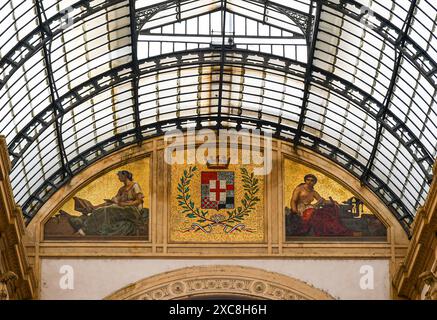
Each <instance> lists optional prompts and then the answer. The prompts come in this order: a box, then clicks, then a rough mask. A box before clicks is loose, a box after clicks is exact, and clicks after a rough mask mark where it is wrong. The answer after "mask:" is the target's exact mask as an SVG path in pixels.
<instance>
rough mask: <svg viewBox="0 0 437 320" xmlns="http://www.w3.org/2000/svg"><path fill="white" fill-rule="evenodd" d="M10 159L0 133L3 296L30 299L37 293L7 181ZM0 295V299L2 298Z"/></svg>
mask: <svg viewBox="0 0 437 320" xmlns="http://www.w3.org/2000/svg"><path fill="white" fill-rule="evenodd" d="M10 168H11V162H10V159H9V155H8V152H7V145H6V140H5V139H4V137H3V136H0V177H1V179H0V252H2V253H3V254H2V256H0V270H8V271H7V272H5V273H4V274H3V275H1V274H0V283H1V284H2V288H1V291H5V290H4V289H5V288H6V291H7V294H5V293H4V292H1V291H0V292H1V293H0V295H1V296H2V298H5V299H6V298H9V299H31V298H34V297H35V294H36V279H35V276H34V274H33V270H32V267H31V266H30V264H29V261H28V260H27V255H26V249H25V246H24V244H23V236H24V234H25V226H24V221H23V214H22V212H21V208H20V207H19V206H17V205H16V204H15V201H14V198H13V195H12V188H11V184H10V182H9V178H8V176H9V171H10ZM2 298H0V299H2Z"/></svg>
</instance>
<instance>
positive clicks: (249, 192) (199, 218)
mask: <svg viewBox="0 0 437 320" xmlns="http://www.w3.org/2000/svg"><path fill="white" fill-rule="evenodd" d="M240 170H241V175H242V181H243V188H244V191H245V192H244V195H243V199H242V200H241V206H239V207H237V208H235V209H233V210H228V211H226V214H227V217H226V216H225V215H222V214H214V215H212V216H210V215H209V212H208V211H207V210H201V209H199V208H197V207H196V206H195V204H194V201H193V200H192V198H191V195H190V193H189V192H190V183H191V179H192V178H193V176H194V173H195V172H196V171H197V166H194V167H192V166H190V167H189V168H188V170H184V173H183V175H182V177H181V178H180V181H179V183H178V187H177V189H178V195H177V200H178V204H179V206H180V207H181V208H182V213H184V214H185V216H186V217H188V218H191V219H196V223H193V224H192V226H191V228H189V229H186V230H184V232H188V231H198V230H202V231H204V232H206V233H209V232H211V230H212V227H213V226H216V225H221V226H223V230H224V231H225V232H226V233H232V232H233V231H235V230H238V231H245V232H254V230H253V229H250V228H247V227H246V226H245V225H244V224H242V222H243V221H244V219H245V217H246V216H248V215H249V214H250V213H251V212H252V210H254V208H255V205H256V204H257V203H258V202H259V201H260V198H259V197H257V193H258V192H259V186H258V183H259V181H258V179H257V178H256V177H255V176H254V174H253V172H252V173H250V174H249V172H248V171H247V169H246V168H240Z"/></svg>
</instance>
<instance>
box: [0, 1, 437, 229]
mask: <svg viewBox="0 0 437 320" xmlns="http://www.w3.org/2000/svg"><path fill="white" fill-rule="evenodd" d="M25 1H28V0H25ZM29 1H30V0H29ZM375 1H376V2H378V1H379V2H380V0H375ZM423 1H425V2H426V1H427V0H423ZM201 2H202V3H206V2H207V1H206V0H203V1H201ZM292 2H293V1H292ZM294 2H295V3H296V7H299V5H301V7H299V9H296V8H294V6H290V7H288V6H287V5H284V4H280V3H277V2H275V1H264V0H249V1H245V3H246V4H247V7H248V9H247V10H255V11H256V12H259V16H256V15H255V14H254V15H253V16H249V15H248V14H246V13H245V12H243V10H240V8H241V7H242V4H243V1H239V0H228V1H224V0H217V1H209V2H208V3H207V4H209V5H211V6H210V7H211V9H209V10H205V11H204V12H202V13H200V14H199V13H196V14H191V13H190V10H191V9H188V8H189V6H190V3H192V0H191V1H190V0H180V1H178V0H173V1H166V2H161V3H158V4H153V5H149V6H145V7H138V4H137V9H135V5H136V4H135V0H109V1H105V2H101V1H78V2H77V3H75V4H73V5H72V6H71V8H73V10H72V14H71V15H70V18H71V22H72V27H69V28H70V29H72V28H75V27H77V26H79V27H80V26H81V25H82V24H83V23H84V22H85V21H87V22H90V21H92V20H93V19H97V18H98V17H103V16H106V18H105V19H106V20H105V21H103V22H102V23H101V25H102V26H103V25H105V26H106V27H107V29H108V30H111V29H110V28H114V29H116V30H125V29H126V30H129V32H127V33H126V32H124V31H123V32H121V31H120V32H119V33H115V36H112V37H108V40H107V41H108V44H107V46H108V47H109V49H110V50H112V51H113V52H116V51H117V50H118V51H117V52H122V53H117V55H115V54H114V55H115V57H110V60H109V62H107V63H106V64H105V66H106V67H105V68H102V66H103V65H104V64H100V65H97V66H95V67H96V68H100V69H101V70H100V71H98V72H97V71H96V72H93V73H92V74H91V75H89V76H88V78H86V79H85V78H84V80H83V81H79V80H80V79H82V78H81V77H80V76H77V77H76V78H73V77H72V80H70V81H69V85H68V87H67V86H66V85H65V81H62V79H63V78H62V77H60V76H59V75H57V76H53V74H56V70H59V68H58V66H59V59H58V60H55V59H54V58H53V57H55V56H56V51H57V50H58V47H56V46H55V47H54V48H53V47H52V45H54V44H55V43H57V41H59V39H61V38H62V39H64V38H68V37H67V35H69V33H68V32H69V31H70V29H68V28H67V30H65V29H63V28H61V27H60V26H61V25H62V23H64V21H63V19H65V15H63V14H61V13H54V14H52V15H51V16H50V15H48V16H45V11H46V10H47V12H48V11H49V10H48V8H44V0H38V2H37V3H36V5H35V6H34V9H35V11H36V12H37V14H36V16H35V18H36V19H37V20H38V23H37V26H36V27H35V28H34V30H33V31H30V32H28V34H27V35H24V36H21V37H19V38H17V39H18V40H17V41H16V43H15V44H14V46H13V47H11V48H10V49H9V50H8V51H7V52H3V51H0V52H1V55H0V57H1V59H0V90H3V91H0V97H2V99H3V100H2V101H6V102H8V103H9V104H11V103H12V101H14V96H13V95H11V94H10V93H8V92H9V91H11V90H10V87H12V86H13V84H12V82H11V81H15V80H16V79H15V78H14V75H15V74H18V73H20V72H22V73H24V74H25V73H26V72H28V70H29V69H30V68H29V65H28V64H29V62H30V61H33V60H32V59H36V58H39V57H40V56H41V59H42V60H41V61H42V62H43V64H42V65H43V66H44V69H43V71H41V72H44V73H45V74H47V75H48V76H47V78H46V80H45V81H46V85H47V87H48V88H49V94H48V98H47V99H48V100H46V101H47V102H48V103H46V104H45V105H42V106H40V107H38V108H37V109H35V111H34V112H33V113H32V116H31V117H30V118H27V119H26V120H25V121H26V122H24V120H19V123H18V124H19V125H17V126H16V128H15V129H14V131H8V132H6V133H7V139H8V144H9V152H10V155H11V160H12V163H13V173H12V176H13V181H12V183H13V187H14V192H15V193H16V197H17V201H18V202H19V203H20V204H21V205H22V206H23V212H24V214H25V216H26V218H27V221H30V219H32V217H33V216H34V215H35V214H36V213H37V211H38V210H39V208H40V207H41V206H42V204H43V203H44V202H45V201H46V200H47V199H48V198H49V197H50V196H51V195H52V194H53V193H54V192H56V190H58V189H59V188H60V187H61V186H62V185H64V184H65V183H66V182H67V181H68V180H69V179H70V177H71V176H74V175H75V174H77V173H79V172H80V171H82V170H83V169H84V168H86V167H87V166H89V165H90V164H91V163H93V162H95V161H97V160H98V159H100V158H101V157H103V156H105V155H108V154H110V153H111V152H114V151H115V150H119V149H120V148H123V147H125V146H127V145H130V144H134V143H140V142H141V141H142V140H144V139H149V138H151V137H154V136H159V135H162V134H163V133H164V132H165V131H167V130H171V129H174V128H181V129H187V128H192V127H196V128H198V129H200V128H218V127H221V126H223V127H227V126H236V127H237V128H245V127H248V128H258V129H261V130H263V131H269V132H272V133H273V134H274V136H275V137H277V138H279V139H284V140H287V141H292V142H294V143H295V145H301V146H304V147H306V148H310V149H312V150H314V151H316V152H318V153H320V154H323V155H324V156H326V157H328V158H330V159H331V160H333V161H335V162H336V163H338V164H340V165H341V166H343V167H344V168H346V169H347V170H349V171H350V172H351V173H352V174H354V175H355V176H356V177H357V178H361V179H362V182H363V184H365V185H367V186H368V187H369V188H370V189H371V190H373V191H374V192H375V193H376V194H377V195H378V196H379V197H380V198H381V199H382V200H383V201H384V202H385V203H386V205H387V206H388V207H389V208H390V209H391V210H392V211H393V214H394V215H395V216H396V217H397V218H398V219H399V221H400V223H401V224H402V225H403V226H404V227H405V229H406V230H407V232H408V225H409V224H410V223H411V222H412V221H413V218H414V214H415V209H416V207H417V205H420V204H421V203H423V201H424V198H425V197H426V192H427V186H429V183H430V181H431V178H432V177H431V167H432V165H433V163H434V158H435V156H436V150H435V149H436V148H437V146H436V143H435V137H434V133H432V134H430V135H428V136H427V135H426V134H424V133H423V132H421V131H419V130H418V129H417V128H416V127H415V126H411V123H410V122H409V120H408V119H409V117H411V116H413V115H415V114H416V113H417V111H414V109H415V105H414V102H411V103H410V105H409V106H408V110H409V111H406V112H405V113H400V112H399V110H398V109H396V103H395V102H394V101H397V100H396V98H398V96H399V92H400V91H402V89H403V88H400V87H399V85H398V81H399V80H400V79H402V78H403V77H404V74H403V72H404V73H405V70H406V71H407V72H408V73H411V70H410V69H406V66H407V65H406V64H407V63H409V64H410V65H411V66H414V68H415V69H416V70H417V71H418V73H419V74H420V75H419V77H422V78H420V79H419V78H418V80H417V84H416V85H415V87H414V88H413V94H414V95H418V94H419V92H421V90H422V89H421V88H422V87H423V86H425V85H428V86H429V85H430V86H431V88H432V89H433V90H434V92H432V93H431V94H430V95H431V100H430V102H429V103H430V104H432V103H434V102H433V101H435V91H436V89H437V87H436V83H437V82H436V81H437V76H436V74H437V67H436V66H437V65H436V63H435V58H436V55H435V54H434V53H435V51H432V50H430V49H433V48H432V47H429V46H428V47H427V48H425V47H423V46H421V45H419V41H418V38H417V36H416V35H415V34H413V33H412V30H414V28H415V27H416V26H417V24H418V23H419V22H417V20H416V15H417V13H416V12H421V11H424V10H425V9H423V8H421V7H420V6H419V4H416V1H412V3H411V5H410V7H409V8H408V9H406V10H404V11H405V13H404V15H403V16H402V14H401V17H400V18H402V19H400V20H402V21H403V23H404V25H403V26H400V25H399V23H397V22H396V21H395V20H393V19H392V18H390V20H389V19H387V18H384V17H383V15H382V14H380V13H378V12H372V16H371V18H372V19H367V15H369V11H363V10H362V7H363V6H362V5H361V4H360V3H359V2H358V1H354V0H341V1H340V2H338V1H331V0H314V1H311V3H310V1H303V0H302V1H299V0H295V1H294ZM305 3H306V8H307V9H306V10H305V11H304V10H302V9H301V8H302V4H305ZM207 4H205V7H206V6H207ZM214 5H215V7H214ZM394 6H395V5H393V7H394ZM122 8H126V9H122ZM251 8H252V9H251ZM253 8H255V9H253ZM313 8H314V10H313ZM120 10H121V11H120ZM220 11H223V13H224V12H225V11H226V13H229V15H238V16H240V17H242V18H245V19H252V20H255V21H257V22H258V23H261V24H264V25H267V26H270V27H272V28H278V29H281V28H283V26H282V25H281V23H277V24H276V25H275V23H274V19H275V18H277V17H278V16H277V15H278V14H279V15H281V16H282V17H285V18H286V19H288V20H289V21H290V23H291V24H292V25H294V26H296V30H298V31H297V32H296V31H293V37H294V39H303V40H305V41H306V43H307V45H308V52H307V56H306V59H305V61H302V60H301V61H298V60H299V59H297V60H296V59H290V58H287V57H285V56H280V55H279V56H278V55H277V54H276V55H275V54H268V53H267V52H261V51H260V52H255V51H253V50H245V49H242V48H237V47H235V46H232V45H231V46H230V45H229V44H228V43H226V41H224V40H225V38H226V37H227V35H226V29H225V27H224V24H222V25H223V27H222V28H221V40H222V41H221V43H220V45H218V46H209V47H208V48H200V47H199V48H197V49H195V50H182V51H178V50H173V51H172V52H168V53H166V54H158V55H156V54H155V55H150V56H149V57H147V58H141V59H139V58H138V56H139V55H140V53H142V51H141V50H142V49H141V48H139V47H138V43H141V42H140V41H137V40H138V39H140V37H141V35H149V34H150V32H151V30H153V29H155V30H156V29H157V28H161V27H165V26H168V25H171V24H172V23H183V22H184V21H188V20H189V19H192V18H196V17H199V16H202V15H205V14H212V13H213V12H220ZM399 12H403V11H402V10H398V11H396V12H395V14H394V15H392V16H396V14H399ZM115 13H117V14H115ZM330 16H335V18H336V19H337V18H338V19H339V20H341V21H343V22H342V23H341V24H339V25H337V24H336V22H335V21H334V20H331V19H330ZM385 16H386V15H385ZM163 17H169V19H170V22H168V21H167V20H166V21H164V20H165V19H164V20H162V21H163V23H161V24H160V21H161V20H160V19H163ZM15 18H16V17H15ZM124 18H126V19H127V22H125V20H123V19H124ZM281 19H282V18H281ZM272 21H273V22H272ZM280 21H282V20H280ZM116 22H117V23H116ZM222 22H223V21H222ZM153 23H155V24H153ZM346 23H347V24H349V25H352V26H359V25H361V26H362V25H363V23H365V24H366V25H369V24H370V26H371V28H370V31H365V32H366V33H365V34H364V35H362V36H361V38H360V41H361V45H360V49H361V47H363V48H364V45H363V43H364V44H367V43H368V42H369V40H367V38H366V36H368V35H371V36H372V37H377V39H379V40H380V41H381V42H383V46H385V47H388V48H389V50H388V51H387V50H386V51H387V52H388V53H385V52H383V51H384V50H383V49H384V48H385V47H384V48H383V49H380V51H381V52H382V53H381V56H380V57H379V60H380V62H379V64H381V65H385V64H387V62H384V60H383V59H382V58H381V57H382V54H384V55H387V56H388V55H389V53H391V52H397V55H396V56H395V58H391V60H392V63H393V66H394V67H391V68H389V69H387V68H386V69H384V70H385V71H387V70H390V71H391V72H392V75H391V76H390V79H391V80H390V81H388V82H389V83H388V84H387V85H386V84H385V82H387V81H385V82H384V85H383V86H377V84H378V81H381V83H383V82H382V80H380V79H379V78H378V75H377V76H375V81H374V83H373V85H370V86H369V87H370V89H369V88H368V87H366V86H363V85H362V84H361V83H360V82H359V80H357V79H356V78H351V77H344V76H343V75H344V74H345V72H344V69H345V67H344V66H342V65H340V63H339V61H340V62H341V61H342V59H344V58H343V57H342V56H341V55H340V53H341V52H340V51H341V50H343V49H342V48H341V46H340V42H341V41H343V42H348V41H349V42H350V43H353V41H354V39H353V38H352V36H348V37H346V36H345V35H344V34H345V33H347V32H348V30H347V27H345V26H343V24H346ZM150 25H151V26H152V27H150ZM327 25H329V28H328V27H327ZM332 27H334V28H332ZM95 28H96V29H97V28H98V25H96V26H95ZM428 28H429V29H430V30H433V29H435V24H434V26H430V27H428ZM332 29H338V30H339V31H338V33H335V32H334V31H331V30H332ZM285 31H287V30H285ZM288 31H289V30H288ZM333 32H334V33H333ZM72 34H73V33H72ZM126 35H127V37H126ZM326 35H329V36H330V37H331V38H332V39H334V40H335V39H338V43H337V45H336V50H335V51H333V50H330V49H329V46H327V44H328V43H327V40H326ZM284 38H286V37H284ZM291 38H292V37H290V39H291ZM357 38H359V37H358V36H357ZM124 39H126V40H127V41H124ZM63 41H64V42H68V40H65V39H64V40H63ZM87 41H88V40H87ZM87 41H84V43H85V45H87V44H86V42H87ZM115 41H117V42H120V43H121V44H116V45H112V43H115ZM109 43H111V44H109ZM2 46H3V44H2ZM113 47H115V49H114V48H113ZM374 47H375V48H376V47H377V45H375V46H374ZM125 48H126V49H128V50H129V52H128V53H125V52H124V51H123V50H124V49H125ZM64 51H65V54H66V55H67V54H69V52H68V51H67V49H65V48H64ZM331 56H332V58H331ZM359 58H361V57H359ZM375 59H376V60H378V57H375ZM381 61H382V62H381ZM90 62H91V63H92V62H93V61H92V60H89V61H88V62H87V63H90ZM55 66H56V67H55ZM79 67H80V66H79ZM56 68H58V69H56ZM360 68H361V67H360V66H359V65H358V66H357V70H358V72H362V73H363V74H370V73H369V71H368V70H367V69H365V68H362V69H360ZM193 70H196V72H197V74H195V73H194V74H193V73H192V72H193ZM378 70H379V69H377V72H378ZM68 72H69V73H72V71H70V70H69V71H68ZM356 72H357V71H356ZM88 73H89V71H88ZM398 73H399V75H397V74H398ZM72 74H73V73H72ZM171 77H173V79H174V80H175V81H176V82H175V85H176V86H177V88H174V90H176V91H171V89H170V88H169V87H168V86H167V85H166V82H168V81H169V80H168V79H169V78H171ZM201 77H205V79H207V80H205V79H203V80H201ZM75 79H77V81H74V80H75ZM184 79H187V80H189V79H197V80H198V83H197V85H196V86H195V90H194V89H193V88H194V87H193V86H192V85H190V84H189V83H191V82H187V83H185V82H184V81H185V80H184ZM278 79H283V81H282V82H281V81H279V80H278ZM351 79H352V80H351ZM419 80H420V81H419ZM190 81H192V80H190ZM58 82H59V84H58ZM216 84H217V86H216V87H214V88H216V89H211V88H212V87H211V86H212V85H216ZM208 86H209V89H206V88H207V87H208ZM153 88H154V89H153ZM426 88H427V92H429V91H430V90H431V89H428V88H429V87H426ZM151 89H152V92H150V90H151ZM242 89H243V90H242ZM246 91H247V92H246ZM422 91H423V90H422ZM6 94H8V95H6ZM213 94H217V97H220V99H214V98H213ZM9 95H10V96H11V97H9ZM107 96H108V97H112V98H108V99H107V100H105V99H106V97H107ZM381 96H384V97H387V98H386V100H383V99H380V97H381ZM5 97H9V98H7V99H6V98H5ZM196 97H197V98H196ZM5 99H6V100H5ZM253 99H256V101H257V102H256V105H257V106H258V107H257V109H253V108H252V107H250V104H249V101H253ZM167 101H168V102H167ZM172 101H174V102H172ZM205 101H209V102H210V103H212V104H214V103H216V107H211V106H209V107H206V106H205V104H204V102H205ZM231 102H232V103H231ZM251 103H252V104H253V102H251ZM153 105H154V107H153ZM187 105H189V106H188V107H187ZM428 107H429V108H428V109H427V110H426V111H424V112H425V119H423V125H422V127H421V128H422V130H425V129H426V128H427V127H426V126H428V127H430V129H429V131H430V132H433V128H435V127H436V126H437V123H434V122H433V121H432V119H433V118H434V113H433V112H434V111H432V110H431V109H432V108H431V105H429V106H428ZM2 108H6V106H5V107H3V106H0V111H1V110H2ZM107 109H108V110H109V109H111V110H112V112H113V113H114V115H113V116H112V118H113V120H112V121H113V122H114V123H113V124H112V126H113V127H114V128H113V129H111V130H110V131H108V130H109V129H108V130H107V131H102V129H103V128H104V127H107V126H108V124H109V122H108V121H110V120H108V119H110V118H111V117H110V116H107V117H108V118H105V119H106V120H104V121H103V120H102V119H103V118H99V114H98V113H99V112H100V113H101V114H103V113H104V111H98V110H107ZM319 109H320V110H319ZM90 110H91V111H90ZM354 110H355V111H354ZM411 110H412V111H411ZM105 112H106V111H105ZM354 112H356V113H357V114H362V115H363V117H365V118H360V116H355V115H354V119H356V120H354V121H356V123H357V124H354V122H351V121H352V120H351V117H352V115H353V114H354ZM6 113H7V114H9V113H10V114H11V117H13V119H15V118H17V114H19V111H16V110H15V111H12V109H11V111H10V112H9V113H8V112H6ZM87 114H89V115H88V116H87ZM85 119H88V120H87V121H88V124H87V126H86V128H85V127H84V126H83V125H80V122H82V123H83V122H84V121H85ZM13 121H15V120H13ZM105 121H106V122H105ZM347 123H349V124H347ZM358 123H364V124H363V127H360V129H359V130H358V131H360V133H356V132H354V128H353V126H354V125H358ZM0 124H1V121H0ZM348 126H352V128H351V127H348ZM6 127H7V126H5V125H3V124H2V125H1V126H0V131H1V130H5V128H6ZM90 128H93V129H90ZM357 128H358V127H357ZM87 130H90V132H94V133H93V134H92V137H91V138H87V135H86V132H87ZM99 132H100V133H99ZM109 132H110V133H109ZM52 133H53V134H52ZM360 141H361V142H360ZM348 142H350V143H348ZM53 143H54V146H52V147H51V148H52V149H51V150H52V153H53V154H54V155H51V156H50V152H49V151H50V150H48V149H49V148H48V147H47V146H48V145H51V144H53ZM46 145H47V146H46ZM381 148H389V149H390V150H392V149H398V150H404V151H402V152H401V153H399V151H393V159H395V160H381V151H380V149H381ZM55 150H57V151H55ZM381 150H383V149H381ZM383 152H385V149H384V151H383ZM390 152H391V151H390ZM38 153H39V154H43V155H40V156H39V160H38V159H37V160H38V161H41V162H43V161H47V163H48V162H50V161H48V160H47V159H49V157H51V158H56V159H58V160H57V161H58V162H57V164H53V165H52V167H51V168H52V169H51V170H45V171H44V172H43V174H41V172H39V171H38V170H37V169H35V170H33V171H32V168H27V169H26V167H28V166H29V163H31V160H29V159H28V158H29V157H32V155H35V154H38ZM398 156H402V157H404V158H405V159H408V161H407V162H406V163H402V164H399V163H398V162H396V161H397V160H396V158H397V157H398ZM37 160H35V161H37ZM381 170H382V171H384V172H385V171H387V172H389V173H391V172H397V173H399V175H398V180H397V181H396V183H395V184H393V183H392V182H391V181H388V180H389V179H391V178H390V177H392V178H393V177H394V176H390V174H388V175H386V174H381V172H382V171H381ZM40 171H41V170H40ZM23 176H24V177H25V180H26V182H25V183H21V182H18V181H19V180H20V179H22V178H23ZM393 179H394V178H393ZM399 179H400V180H399ZM411 181H413V182H411ZM14 184H15V185H14ZM400 189H401V190H402V191H405V192H400V191H399V190H400ZM404 193H405V194H406V195H405V194H404Z"/></svg>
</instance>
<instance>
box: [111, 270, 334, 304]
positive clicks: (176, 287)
mask: <svg viewBox="0 0 437 320" xmlns="http://www.w3.org/2000/svg"><path fill="white" fill-rule="evenodd" d="M224 295H225V296H239V297H241V296H244V297H250V298H254V299H268V300H313V299H317V300H331V299H334V298H333V297H332V296H331V295H329V294H328V293H326V292H324V291H322V290H320V289H317V288H315V287H313V286H311V285H309V284H307V283H305V282H302V281H300V280H297V279H294V278H291V277H288V276H285V275H282V274H279V273H274V272H269V271H265V270H262V269H257V268H250V267H241V266H202V267H189V268H183V269H178V270H175V271H170V272H166V273H162V274H159V275H155V276H151V277H148V278H145V279H143V280H140V281H138V282H136V283H134V284H131V285H129V286H127V287H124V288H122V289H120V290H118V291H116V292H114V293H112V294H111V295H109V296H107V297H106V298H105V299H106V300H177V299H188V298H192V297H199V296H200V297H201V296H204V297H205V296H224Z"/></svg>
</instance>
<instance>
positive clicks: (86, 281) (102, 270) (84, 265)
mask: <svg viewBox="0 0 437 320" xmlns="http://www.w3.org/2000/svg"><path fill="white" fill-rule="evenodd" d="M41 264H42V265H41V273H42V274H41V279H42V280H41V299H102V298H104V297H106V296H108V295H109V294H111V293H113V292H115V291H117V290H118V289H120V288H122V287H124V286H126V285H128V284H131V283H134V282H136V281H138V280H141V279H143V278H146V277H149V276H152V275H155V274H159V273H162V272H166V271H170V270H175V269H180V268H184V267H191V266H204V265H239V266H248V267H255V268H260V269H264V270H267V271H272V272H278V273H282V274H285V275H288V276H290V277H293V278H296V279H299V280H302V281H304V282H307V283H309V284H311V285H313V286H314V287H316V288H319V289H322V290H325V291H327V292H328V293H329V294H331V295H332V296H334V297H335V298H337V299H390V286H389V260H331V259H329V260H327V259H324V260H309V259H308V260H286V259H280V260H279V259H277V260H270V259H269V260H219V259H211V260H183V259H165V260H162V259H93V258H92V259H42V262H41ZM64 265H66V266H71V267H72V270H73V271H74V281H73V284H74V289H61V286H60V280H61V277H62V276H63V274H62V273H60V270H61V267H62V266H64ZM366 265H367V266H370V267H371V268H372V269H373V273H374V288H373V289H370V290H369V289H367V290H363V289H361V288H360V279H361V278H362V277H363V276H364V274H363V273H360V270H361V268H362V266H366ZM365 268H367V267H365Z"/></svg>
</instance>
